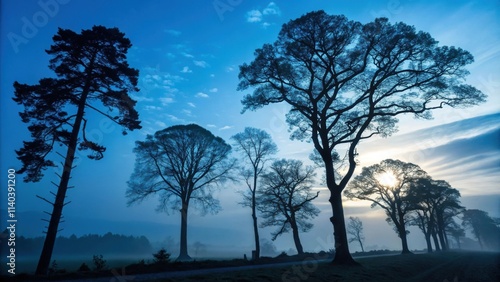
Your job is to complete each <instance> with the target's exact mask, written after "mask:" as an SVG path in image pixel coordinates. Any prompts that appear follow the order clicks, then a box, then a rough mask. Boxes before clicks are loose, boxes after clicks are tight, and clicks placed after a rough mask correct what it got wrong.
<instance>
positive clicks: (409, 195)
mask: <svg viewBox="0 0 500 282" xmlns="http://www.w3.org/2000/svg"><path fill="white" fill-rule="evenodd" d="M345 195H346V197H347V198H349V199H359V200H367V201H370V202H372V205H371V206H372V207H377V206H378V207H380V208H382V209H383V210H384V211H385V213H386V215H387V222H389V223H390V224H392V225H393V226H394V230H395V231H396V233H397V234H398V236H399V237H400V238H401V243H402V252H403V253H410V250H409V248H408V241H407V234H408V230H407V228H408V226H409V225H416V226H418V227H419V228H420V230H422V232H423V234H424V236H425V240H426V243H427V250H428V251H429V252H432V250H433V248H432V243H434V248H435V249H436V250H438V251H439V250H448V249H449V246H450V243H449V239H448V235H451V236H452V237H454V238H455V239H456V241H457V242H458V244H459V243H460V237H463V236H465V232H464V229H463V228H461V227H460V225H459V224H458V223H457V222H456V221H455V218H456V217H457V216H458V215H462V225H463V226H464V227H470V228H471V230H472V231H473V233H474V235H475V237H476V238H477V239H478V242H479V244H480V245H481V247H483V243H484V244H486V245H487V247H488V248H492V249H498V247H499V243H500V242H499V238H500V227H499V226H498V224H495V222H494V220H493V219H491V218H490V217H488V215H487V214H486V213H485V212H483V211H479V210H466V209H465V207H463V206H462V205H461V203H460V192H459V191H458V190H457V189H455V188H452V187H451V185H450V184H449V183H448V182H446V181H444V180H434V179H432V178H431V177H430V176H429V175H428V174H427V173H426V172H425V171H424V170H422V169H421V168H420V167H419V166H418V165H415V164H412V163H405V162H402V161H400V160H392V159H387V160H383V161H382V162H381V163H379V164H375V165H372V166H368V167H364V168H363V169H362V171H361V173H360V174H359V175H357V176H356V177H355V178H354V179H353V180H352V181H351V182H350V183H349V185H348V188H347V189H346V191H345ZM349 226H350V227H351V229H352V231H350V234H351V235H352V237H353V238H355V240H356V241H358V242H360V243H361V241H362V240H361V235H360V234H359V232H357V231H359V229H360V227H361V226H362V224H361V222H360V221H359V219H358V220H354V219H353V220H351V223H350V225H349ZM361 247H362V245H361Z"/></svg>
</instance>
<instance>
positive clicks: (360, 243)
mask: <svg viewBox="0 0 500 282" xmlns="http://www.w3.org/2000/svg"><path fill="white" fill-rule="evenodd" d="M359 238H360V237H359V233H358V242H359V245H360V246H361V251H362V252H363V253H364V252H365V249H364V248H363V242H362V241H361V239H359Z"/></svg>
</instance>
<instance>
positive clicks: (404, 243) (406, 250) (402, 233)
mask: <svg viewBox="0 0 500 282" xmlns="http://www.w3.org/2000/svg"><path fill="white" fill-rule="evenodd" d="M399 237H401V245H402V248H403V250H402V251H401V254H411V252H410V249H409V248H408V238H407V236H406V228H405V226H404V224H401V227H400V228H399Z"/></svg>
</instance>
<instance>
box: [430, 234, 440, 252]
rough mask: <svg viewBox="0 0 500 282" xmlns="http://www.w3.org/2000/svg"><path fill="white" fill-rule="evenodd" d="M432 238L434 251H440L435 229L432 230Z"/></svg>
mask: <svg viewBox="0 0 500 282" xmlns="http://www.w3.org/2000/svg"><path fill="white" fill-rule="evenodd" d="M432 239H433V240H434V246H435V247H436V252H440V251H441V248H440V247H439V240H438V237H437V235H436V230H432Z"/></svg>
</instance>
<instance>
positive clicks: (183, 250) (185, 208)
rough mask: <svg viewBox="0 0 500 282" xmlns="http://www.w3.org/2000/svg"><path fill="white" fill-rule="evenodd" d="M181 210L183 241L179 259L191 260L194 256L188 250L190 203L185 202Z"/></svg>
mask: <svg viewBox="0 0 500 282" xmlns="http://www.w3.org/2000/svg"><path fill="white" fill-rule="evenodd" d="M180 211H181V242H180V251H179V257H178V258H177V261H189V260H192V258H191V257H190V256H189V254H188V250H187V217H188V205H187V204H185V203H183V204H182V209H181V210H180Z"/></svg>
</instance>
